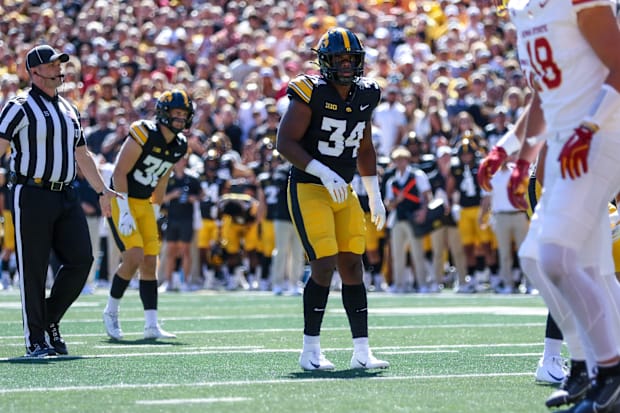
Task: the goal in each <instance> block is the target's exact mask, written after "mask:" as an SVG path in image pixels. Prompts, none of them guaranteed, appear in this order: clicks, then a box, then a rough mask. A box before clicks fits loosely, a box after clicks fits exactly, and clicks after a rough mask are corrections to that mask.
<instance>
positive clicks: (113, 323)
mask: <svg viewBox="0 0 620 413" xmlns="http://www.w3.org/2000/svg"><path fill="white" fill-rule="evenodd" d="M103 324H104V325H105V331H106V333H108V336H109V337H110V338H112V339H114V340H122V339H123V331H122V330H121V325H120V323H119V322H118V313H108V312H107V311H104V312H103Z"/></svg>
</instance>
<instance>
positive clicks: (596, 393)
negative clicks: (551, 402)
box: [555, 375, 620, 413]
mask: <svg viewBox="0 0 620 413" xmlns="http://www.w3.org/2000/svg"><path fill="white" fill-rule="evenodd" d="M618 398H620V375H609V376H602V377H601V376H599V377H598V378H597V379H596V380H595V382H594V384H593V385H592V387H591V388H590V390H589V391H588V394H587V395H586V397H585V399H583V400H581V401H580V402H579V403H578V404H576V405H574V406H572V407H571V408H570V409H569V410H565V411H562V412H555V413H613V412H616V411H617V409H616V407H617V406H616V403H617V401H618Z"/></svg>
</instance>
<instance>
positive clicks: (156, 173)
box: [133, 155, 172, 188]
mask: <svg viewBox="0 0 620 413" xmlns="http://www.w3.org/2000/svg"><path fill="white" fill-rule="evenodd" d="M171 166H172V163H170V162H168V161H164V160H163V159H159V158H156V157H154V156H152V155H148V156H147V157H146V158H144V160H143V161H142V165H141V167H140V168H136V169H135V171H134V173H133V177H134V179H135V180H136V182H138V183H140V184H142V185H144V186H152V187H153V188H154V187H156V186H157V182H158V181H159V178H160V177H161V176H162V175H163V174H164V173H166V171H167V170H168V169H170V167H171ZM142 167H143V168H142Z"/></svg>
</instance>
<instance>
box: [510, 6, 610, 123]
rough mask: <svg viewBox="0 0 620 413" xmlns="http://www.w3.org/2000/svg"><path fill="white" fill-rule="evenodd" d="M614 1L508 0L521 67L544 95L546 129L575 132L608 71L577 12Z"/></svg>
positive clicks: (539, 92) (543, 106)
mask: <svg viewBox="0 0 620 413" xmlns="http://www.w3.org/2000/svg"><path fill="white" fill-rule="evenodd" d="M596 6H598V7H600V6H607V7H612V2H611V1H610V0H588V1H584V0H510V3H509V4H508V11H509V13H510V18H511V20H512V22H513V23H514V25H515V26H516V28H517V38H518V54H519V62H520V64H521V68H522V70H523V72H524V74H525V75H526V78H527V80H528V82H529V84H530V86H531V87H532V88H534V89H535V90H536V91H537V92H538V94H539V95H540V98H541V101H542V108H543V111H544V116H545V121H546V124H547V130H548V131H549V132H561V131H572V129H573V128H574V127H575V126H577V124H578V123H579V122H581V121H582V120H583V118H584V117H586V115H587V112H588V109H589V108H590V107H591V106H592V104H593V102H594V100H595V98H596V96H597V94H598V93H599V91H600V88H601V86H602V84H603V82H604V81H605V78H606V77H607V74H608V73H609V70H608V69H607V68H606V67H605V66H604V65H603V63H602V62H601V61H600V60H599V58H598V57H597V56H596V55H595V53H594V51H593V49H592V47H590V45H589V44H588V42H587V40H586V39H585V38H584V37H583V35H582V34H581V32H580V30H579V27H578V24H577V13H578V12H579V11H580V10H582V9H585V8H589V7H596Z"/></svg>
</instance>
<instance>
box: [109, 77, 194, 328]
mask: <svg viewBox="0 0 620 413" xmlns="http://www.w3.org/2000/svg"><path fill="white" fill-rule="evenodd" d="M155 110H156V115H155V117H156V122H152V121H149V120H140V121H137V122H134V123H133V124H132V125H131V128H130V130H129V135H128V136H127V139H126V140H125V142H124V143H123V146H122V147H121V150H120V152H119V155H118V159H117V160H116V164H115V166H114V172H113V175H112V181H113V182H112V185H113V188H114V189H115V190H116V191H118V192H120V193H123V194H124V195H125V198H124V199H119V200H118V202H115V203H113V204H112V220H111V221H112V222H111V225H110V227H111V229H112V233H113V235H114V239H115V241H116V243H117V245H118V247H119V249H120V250H121V252H122V261H121V264H120V266H119V267H118V270H117V271H116V274H115V275H114V279H113V280H112V286H111V288H110V296H109V298H108V304H107V306H106V308H105V310H104V313H103V321H104V324H105V327H106V332H107V334H108V336H110V337H111V338H113V339H115V340H120V339H121V338H122V337H123V334H122V331H121V328H120V324H119V321H118V309H119V303H120V300H121V298H122V296H123V293H124V292H125V290H126V289H127V286H128V285H129V281H130V280H131V278H132V277H133V276H134V274H135V273H136V271H137V270H138V269H139V270H140V284H139V285H140V299H141V300H142V305H143V307H144V318H145V327H144V338H146V339H152V338H174V337H175V336H174V334H170V333H168V332H166V331H164V330H162V329H161V327H160V326H159V323H158V321H157V276H156V265H157V255H158V254H159V248H160V244H159V236H158V232H157V223H156V219H157V216H158V215H159V205H160V204H161V202H162V199H163V196H164V193H165V190H166V185H167V184H168V177H169V176H170V170H171V169H172V166H173V165H174V164H175V163H176V162H177V161H178V160H179V159H181V158H182V157H183V156H184V155H185V153H186V152H187V139H186V138H185V136H184V135H183V134H182V133H181V131H183V130H184V129H187V128H189V127H190V126H191V124H192V117H193V115H194V108H193V105H192V101H191V99H190V97H189V96H188V95H187V93H186V92H185V91H183V90H178V89H174V90H172V91H166V92H164V93H162V94H161V96H160V97H159V99H158V100H157V104H156V109H155Z"/></svg>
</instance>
